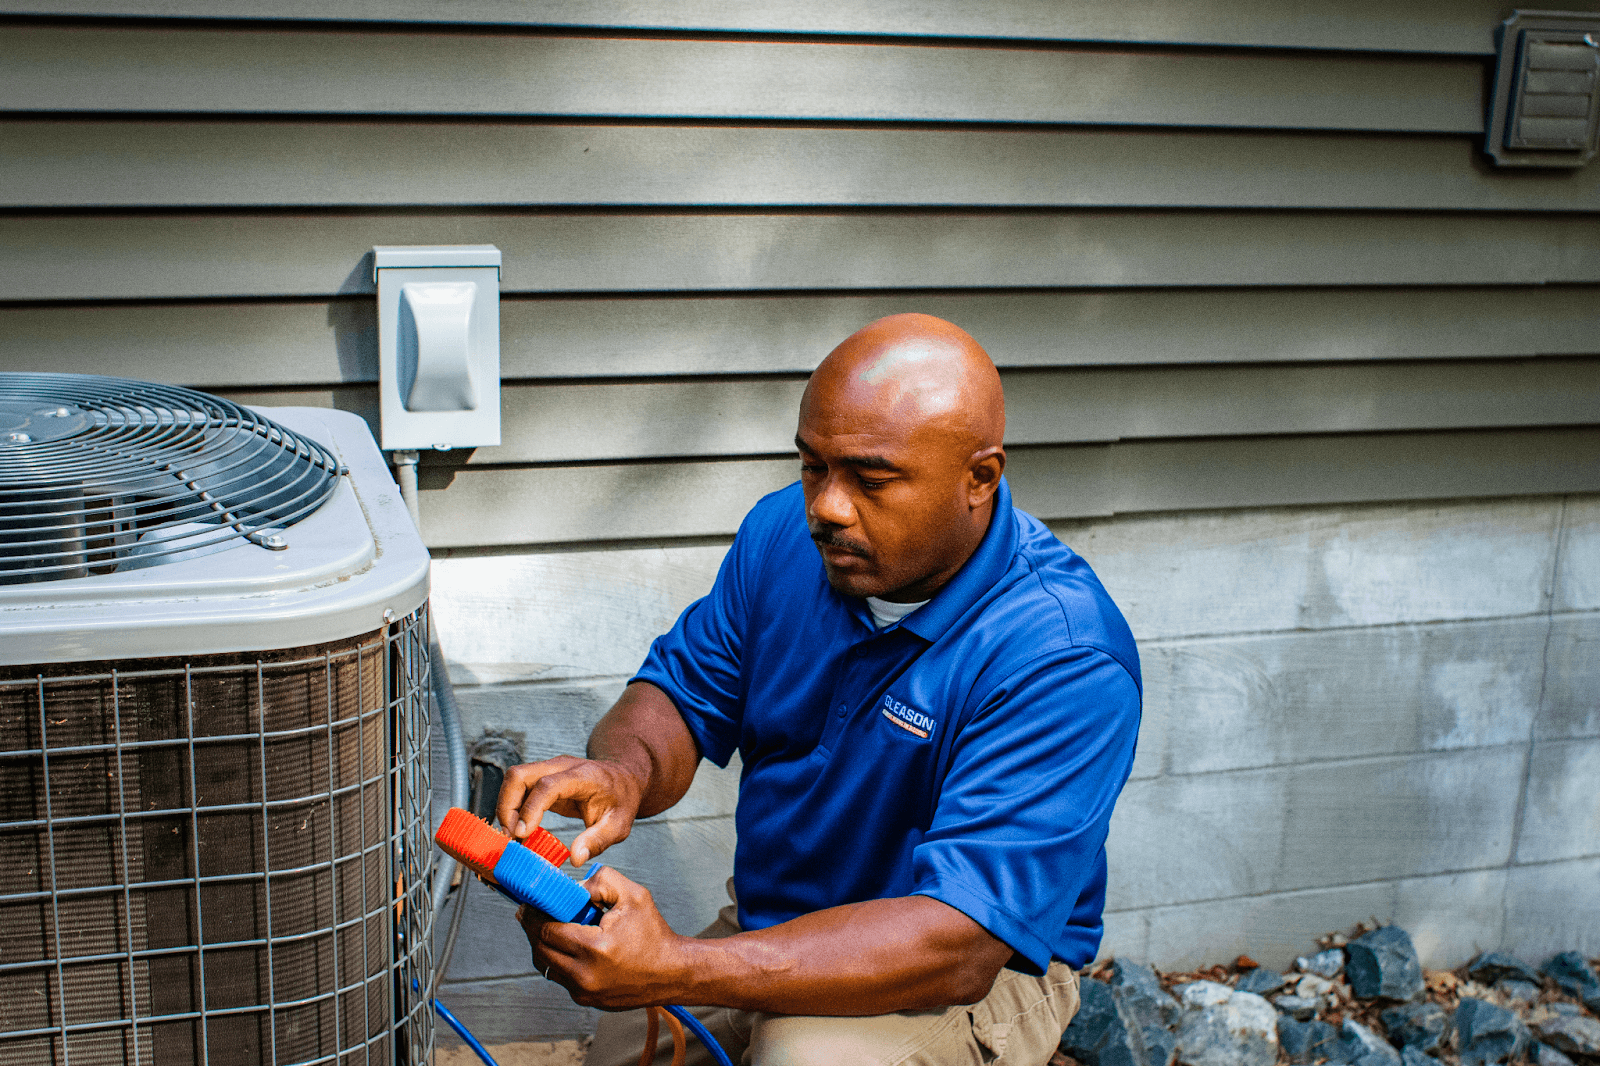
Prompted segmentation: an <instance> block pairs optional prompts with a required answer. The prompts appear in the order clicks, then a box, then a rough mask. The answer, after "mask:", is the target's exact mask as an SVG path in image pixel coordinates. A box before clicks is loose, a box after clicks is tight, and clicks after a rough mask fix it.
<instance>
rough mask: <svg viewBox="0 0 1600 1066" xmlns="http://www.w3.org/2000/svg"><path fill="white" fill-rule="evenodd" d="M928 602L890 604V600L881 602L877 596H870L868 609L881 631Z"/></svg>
mask: <svg viewBox="0 0 1600 1066" xmlns="http://www.w3.org/2000/svg"><path fill="white" fill-rule="evenodd" d="M927 602H928V601H927V600H922V601H921V602H919V603H890V602H889V601H888V600H880V599H878V597H876V596H868V597H867V609H868V610H870V611H871V612H872V620H873V621H874V622H877V623H878V628H879V629H888V628H889V627H890V626H892V625H894V624H895V623H896V622H898V621H900V619H902V618H904V617H905V616H906V615H908V614H910V613H911V612H912V611H915V610H916V609H917V608H918V607H921V606H922V605H923V604H924V603H927Z"/></svg>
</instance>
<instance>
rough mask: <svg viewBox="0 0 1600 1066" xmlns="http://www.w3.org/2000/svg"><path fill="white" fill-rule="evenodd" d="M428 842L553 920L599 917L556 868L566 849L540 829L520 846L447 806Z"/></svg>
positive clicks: (581, 892) (581, 891) (585, 895)
mask: <svg viewBox="0 0 1600 1066" xmlns="http://www.w3.org/2000/svg"><path fill="white" fill-rule="evenodd" d="M433 840H434V843H436V844H438V845H439V847H440V848H441V849H443V850H444V851H445V852H446V853H448V854H449V855H451V856H452V857H454V858H455V859H456V861H458V862H460V863H461V864H462V865H464V866H466V867H467V868H468V869H470V870H473V871H475V872H476V873H478V874H480V875H482V876H483V877H484V878H485V879H486V880H488V881H489V882H490V883H491V884H493V885H495V886H496V887H498V888H499V889H500V890H501V891H502V892H504V893H505V894H506V895H508V896H510V897H511V898H512V899H514V900H516V901H517V902H518V903H527V904H530V905H532V906H534V907H537V908H539V909H540V910H542V911H544V912H545V913H546V914H548V915H550V917H552V918H555V919H556V920H557V921H562V922H585V923H587V922H591V921H597V920H598V919H599V917H600V912H599V911H598V910H596V909H595V907H594V905H593V904H592V903H590V902H589V893H588V892H586V891H584V889H583V887H582V886H581V885H579V884H578V883H577V882H575V881H572V880H569V879H568V878H567V877H566V876H564V875H563V874H562V873H561V872H560V871H559V870H558V869H557V867H559V866H560V865H561V864H562V863H564V862H566V861H567V858H568V856H569V854H570V853H569V852H568V851H567V848H566V845H564V844H562V843H561V841H559V840H557V839H556V838H555V837H554V836H551V835H550V833H549V832H548V831H547V830H545V829H544V828H543V827H540V828H536V829H534V831H533V832H532V833H531V834H529V836H528V842H527V844H526V845H523V844H520V843H518V842H517V841H515V840H512V839H511V838H510V837H508V836H506V835H505V834H504V833H502V832H500V831H499V830H498V829H495V828H494V827H493V826H491V825H490V824H489V823H488V822H485V821H484V820H483V819H481V818H477V817H474V816H473V815H472V814H470V813H468V812H467V811H464V810H462V809H461V808H459V807H452V808H450V810H449V811H447V812H446V813H445V816H444V821H443V822H441V823H440V825H439V830H438V832H436V833H434V834H433ZM534 856H538V860H540V861H535V858H534Z"/></svg>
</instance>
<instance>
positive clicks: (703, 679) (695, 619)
mask: <svg viewBox="0 0 1600 1066" xmlns="http://www.w3.org/2000/svg"><path fill="white" fill-rule="evenodd" d="M751 525H752V519H751V518H749V517H747V518H746V519H745V521H744V523H743V524H742V525H741V526H740V529H739V533H738V535H737V536H735V537H734V541H733V545H732V546H731V547H730V548H729V549H728V554H727V555H725V556H723V558H722V566H721V567H720V568H719V569H718V570H717V580H716V583H715V584H714V585H712V587H711V591H710V592H709V593H708V594H707V595H705V596H703V597H701V598H700V599H698V600H696V601H694V602H693V603H691V604H690V605H689V606H688V607H687V608H686V609H685V610H684V612H683V613H682V614H681V615H679V616H678V620H677V622H675V623H674V624H673V626H672V629H671V630H669V631H668V632H666V633H665V634H663V635H662V636H659V637H657V638H656V639H655V641H654V642H653V643H652V644H651V645H650V652H649V654H648V655H646V656H645V660H644V665H642V666H641V667H639V672H638V673H637V674H635V675H634V676H633V678H631V679H630V684H631V683H632V682H633V681H648V682H650V683H651V684H652V685H655V686H656V687H657V688H659V689H661V690H662V691H663V692H665V693H666V694H667V695H668V696H669V697H671V699H672V702H673V703H674V704H675V705H676V706H677V708H678V713H679V714H680V715H682V716H683V721H684V724H685V725H687V726H688V727H689V732H690V734H691V735H693V737H694V742H695V746H696V747H697V748H699V750H700V754H701V755H702V756H704V757H705V758H707V759H710V760H711V761H712V762H714V763H716V764H717V765H718V766H727V765H728V760H729V759H731V758H732V757H733V753H734V751H735V750H736V749H737V748H738V744H739V729H740V724H741V721H742V719H743V683H742V680H741V671H740V657H741V653H742V651H743V646H744V632H745V619H746V617H747V615H748V610H747V604H746V601H745V595H744V593H745V589H746V588H747V586H748V582H749V581H750V580H751V575H750V574H749V573H748V568H749V567H750V566H751V565H753V564H754V562H755V560H754V558H753V557H752V556H753V553H752V551H751V543H750V542H751V541H752V540H753V539H755V537H756V533H755V532H754V531H753V530H752V528H751Z"/></svg>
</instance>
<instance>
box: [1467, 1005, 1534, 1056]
mask: <svg viewBox="0 0 1600 1066" xmlns="http://www.w3.org/2000/svg"><path fill="white" fill-rule="evenodd" d="M1455 1025H1456V1037H1457V1043H1458V1044H1459V1046H1460V1049H1461V1062H1462V1066H1486V1064H1488V1063H1496V1062H1510V1061H1511V1060H1512V1059H1515V1058H1517V1057H1519V1056H1520V1055H1521V1054H1522V1053H1523V1051H1524V1050H1526V1048H1527V1046H1528V1043H1529V1040H1528V1027H1527V1026H1526V1025H1523V1024H1522V1019H1521V1018H1518V1017H1517V1016H1516V1015H1515V1014H1512V1013H1511V1012H1510V1011H1508V1010H1506V1009H1505V1008H1504V1007H1497V1006H1495V1005H1494V1004H1493V1003H1490V1002H1488V1001H1486V1000H1482V999H1473V998H1471V997H1470V996H1468V997H1463V998H1462V1000H1461V1004H1460V1006H1458V1007H1456V1017H1455Z"/></svg>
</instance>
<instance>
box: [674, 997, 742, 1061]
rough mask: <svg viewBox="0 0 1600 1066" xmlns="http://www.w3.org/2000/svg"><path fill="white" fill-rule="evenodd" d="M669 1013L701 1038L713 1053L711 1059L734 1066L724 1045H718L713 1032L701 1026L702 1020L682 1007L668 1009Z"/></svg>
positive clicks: (707, 1048) (701, 1041)
mask: <svg viewBox="0 0 1600 1066" xmlns="http://www.w3.org/2000/svg"><path fill="white" fill-rule="evenodd" d="M667 1013H668V1014H670V1015H672V1016H673V1017H674V1018H676V1019H678V1020H679V1021H680V1022H682V1023H683V1024H684V1026H685V1027H687V1028H688V1030H689V1031H690V1032H691V1033H693V1034H694V1035H695V1036H697V1037H699V1038H700V1043H702V1044H704V1045H705V1047H706V1050H707V1051H709V1052H711V1057H712V1058H714V1059H716V1060H717V1061H718V1062H720V1063H721V1064H722V1066H733V1060H732V1059H730V1058H728V1053H727V1052H726V1051H724V1050H722V1045H721V1044H719V1043H717V1038H716V1037H714V1036H712V1035H711V1030H710V1029H707V1028H706V1027H705V1026H704V1025H702V1024H700V1019H699V1018H696V1017H695V1016H694V1015H692V1014H690V1013H689V1012H688V1011H686V1010H684V1009H683V1008H682V1007H668V1008H667Z"/></svg>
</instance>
